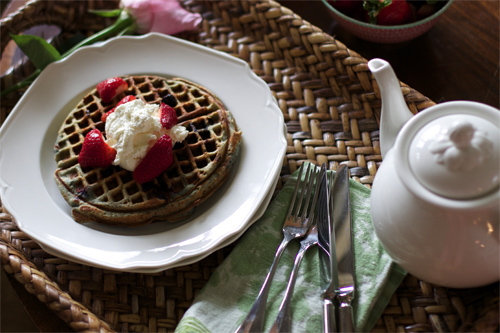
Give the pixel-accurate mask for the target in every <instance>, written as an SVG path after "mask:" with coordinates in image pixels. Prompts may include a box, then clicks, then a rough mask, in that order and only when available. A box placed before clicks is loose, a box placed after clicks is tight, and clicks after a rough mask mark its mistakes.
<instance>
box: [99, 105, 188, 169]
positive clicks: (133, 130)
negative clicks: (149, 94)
mask: <svg viewBox="0 0 500 333" xmlns="http://www.w3.org/2000/svg"><path fill="white" fill-rule="evenodd" d="M105 131H106V137H107V139H106V143H107V144H108V145H109V146H111V147H112V148H113V149H115V150H116V157H115V160H114V161H113V164H114V165H119V166H121V167H122V168H124V169H126V170H129V171H134V170H135V168H136V167H137V165H139V163H140V162H141V161H142V159H143V158H144V156H146V154H147V152H148V151H149V149H150V148H151V147H152V146H153V145H154V144H155V142H156V141H157V140H158V139H159V138H160V137H161V136H163V135H164V134H168V135H169V136H170V137H171V139H172V144H175V143H176V142H181V141H183V140H184V139H186V136H187V135H188V131H187V130H186V129H185V128H184V127H183V126H180V125H175V126H173V127H172V128H171V129H169V130H167V129H165V128H163V127H162V125H161V122H160V106H159V105H158V104H147V103H145V102H143V101H142V100H140V99H136V100H133V101H131V102H128V103H124V104H121V105H119V106H117V107H116V109H115V112H113V113H111V114H110V115H109V116H108V118H107V119H106V126H105Z"/></svg>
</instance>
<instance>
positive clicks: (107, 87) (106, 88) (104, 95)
mask: <svg viewBox="0 0 500 333" xmlns="http://www.w3.org/2000/svg"><path fill="white" fill-rule="evenodd" d="M127 88H128V83H127V82H126V81H125V80H124V79H122V78H120V77H113V78H110V79H107V80H104V81H102V82H100V83H99V84H98V85H97V92H98V93H99V96H100V97H101V99H102V101H103V102H104V103H109V102H111V101H112V100H113V98H115V97H116V96H117V95H118V94H120V93H122V92H124V91H125V90H127Z"/></svg>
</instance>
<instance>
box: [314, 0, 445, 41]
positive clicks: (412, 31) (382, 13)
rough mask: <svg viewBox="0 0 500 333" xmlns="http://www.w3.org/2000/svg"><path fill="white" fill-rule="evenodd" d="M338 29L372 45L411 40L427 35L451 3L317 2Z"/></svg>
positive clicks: (430, 0)
mask: <svg viewBox="0 0 500 333" xmlns="http://www.w3.org/2000/svg"><path fill="white" fill-rule="evenodd" d="M321 1H323V3H324V4H325V6H326V7H327V8H328V11H329V13H330V15H331V16H332V17H333V19H334V20H335V21H336V22H337V23H338V25H339V26H341V27H342V28H344V29H345V30H347V31H349V32H350V33H352V34H353V35H354V36H356V37H358V38H360V39H363V40H366V41H369V42H374V43H382V44H391V43H401V42H406V41H409V40H412V39H414V38H416V37H418V36H420V35H422V34H424V33H425V32H427V31H428V30H429V29H430V28H431V27H432V26H433V25H434V24H435V23H436V21H437V19H438V18H439V16H441V14H442V13H444V12H445V11H446V9H448V7H449V6H450V5H451V3H452V2H453V0H321Z"/></svg>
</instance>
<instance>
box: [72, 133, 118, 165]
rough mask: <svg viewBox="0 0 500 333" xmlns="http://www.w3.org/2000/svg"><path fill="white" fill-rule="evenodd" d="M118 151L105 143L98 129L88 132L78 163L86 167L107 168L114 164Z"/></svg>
mask: <svg viewBox="0 0 500 333" xmlns="http://www.w3.org/2000/svg"><path fill="white" fill-rule="evenodd" d="M115 156H116V150H114V149H113V148H111V147H110V146H109V145H108V144H107V143H106V142H105V141H104V137H103V136H102V133H101V132H100V131H99V130H98V129H93V130H92V131H90V132H88V133H87V135H86V136H85V139H84V140H83V145H82V150H81V151H80V154H79V155H78V163H80V165H81V166H82V167H83V168H86V167H107V166H109V165H111V164H112V163H113V161H114V160H115Z"/></svg>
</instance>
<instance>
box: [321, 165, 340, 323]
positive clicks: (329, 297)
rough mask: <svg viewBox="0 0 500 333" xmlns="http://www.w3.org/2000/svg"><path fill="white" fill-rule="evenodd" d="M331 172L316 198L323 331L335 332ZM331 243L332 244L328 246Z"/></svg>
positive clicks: (324, 176) (324, 178)
mask: <svg viewBox="0 0 500 333" xmlns="http://www.w3.org/2000/svg"><path fill="white" fill-rule="evenodd" d="M332 178H333V176H332V174H331V173H330V174H328V173H327V172H325V173H324V175H323V184H322V187H321V189H320V197H319V200H318V219H317V228H318V245H319V246H318V254H319V260H320V275H321V288H322V291H323V294H322V297H323V332H324V333H329V332H337V324H336V320H335V305H334V298H335V290H336V289H338V281H337V275H336V270H337V256H336V254H335V230H334V228H333V216H332V214H331V209H332V206H331V200H330V197H331V193H330V191H331V186H330V184H331V182H332V181H331V179H332ZM331 244H333V245H332V246H330V245H331Z"/></svg>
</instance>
